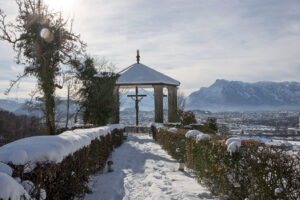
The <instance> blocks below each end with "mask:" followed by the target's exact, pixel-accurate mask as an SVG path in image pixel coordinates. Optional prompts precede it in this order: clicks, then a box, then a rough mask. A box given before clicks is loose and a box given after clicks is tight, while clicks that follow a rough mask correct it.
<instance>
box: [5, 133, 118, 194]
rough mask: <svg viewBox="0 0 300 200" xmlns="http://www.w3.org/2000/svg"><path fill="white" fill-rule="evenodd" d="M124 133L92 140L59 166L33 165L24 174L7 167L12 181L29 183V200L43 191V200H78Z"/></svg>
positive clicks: (19, 170) (21, 170) (17, 166)
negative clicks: (31, 185) (45, 197)
mask: <svg viewBox="0 0 300 200" xmlns="http://www.w3.org/2000/svg"><path fill="white" fill-rule="evenodd" d="M123 132H124V130H118V129H115V130H113V131H112V132H111V134H107V135H105V136H101V137H100V138H99V139H98V138H96V139H94V140H93V141H92V142H91V144H90V145H89V146H86V147H83V148H81V149H80V150H78V151H76V152H75V153H73V155H69V156H67V157H66V158H64V160H63V161H62V162H61V163H37V164H36V167H35V168H34V170H32V171H31V172H26V170H25V171H24V169H25V167H26V166H24V165H12V164H10V165H11V167H12V168H13V169H14V174H13V177H19V178H20V179H21V181H24V180H29V181H31V182H32V183H33V184H34V190H32V191H31V193H30V195H31V197H32V198H35V199H40V191H41V189H44V190H45V191H46V194H47V199H74V197H78V198H82V197H83V196H84V194H85V193H86V192H88V191H89V190H88V186H87V183H88V181H89V176H90V175H91V174H93V173H95V172H97V171H99V170H103V169H104V167H105V164H106V160H107V159H108V157H109V155H110V154H111V152H112V150H113V148H114V147H118V146H120V145H121V144H122V142H123Z"/></svg>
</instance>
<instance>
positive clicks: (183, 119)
mask: <svg viewBox="0 0 300 200" xmlns="http://www.w3.org/2000/svg"><path fill="white" fill-rule="evenodd" d="M178 116H179V120H180V123H181V125H182V126H185V125H189V124H195V123H197V120H196V117H195V114H194V113H193V112H192V111H190V110H187V111H185V110H178Z"/></svg>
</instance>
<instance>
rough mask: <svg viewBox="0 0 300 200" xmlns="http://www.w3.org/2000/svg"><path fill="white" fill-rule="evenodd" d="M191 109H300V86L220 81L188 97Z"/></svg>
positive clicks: (297, 84) (188, 104)
mask: <svg viewBox="0 0 300 200" xmlns="http://www.w3.org/2000/svg"><path fill="white" fill-rule="evenodd" d="M187 108H189V109H205V110H211V111H251V110H252V111H258V110H300V83H297V82H256V83H246V82H241V81H227V80H223V79H221V80H220V79H218V80H216V82H215V83H214V84H213V85H211V86H209V87H202V88H200V90H198V91H196V92H193V93H192V94H190V95H189V96H188V99H187Z"/></svg>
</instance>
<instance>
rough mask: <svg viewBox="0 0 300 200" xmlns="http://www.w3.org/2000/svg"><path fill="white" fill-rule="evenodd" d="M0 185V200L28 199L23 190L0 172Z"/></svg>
mask: <svg viewBox="0 0 300 200" xmlns="http://www.w3.org/2000/svg"><path fill="white" fill-rule="evenodd" d="M0 183H1V184H0V186H1V187H0V199H3V200H8V199H10V200H19V199H21V197H22V196H25V197H26V199H29V198H30V197H29V195H28V193H27V192H26V191H25V190H24V188H23V187H22V186H21V185H20V184H19V183H18V182H17V181H15V180H14V179H13V178H12V177H10V176H9V175H7V174H5V173H2V172H0Z"/></svg>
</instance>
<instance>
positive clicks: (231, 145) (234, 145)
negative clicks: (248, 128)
mask: <svg viewBox="0 0 300 200" xmlns="http://www.w3.org/2000/svg"><path fill="white" fill-rule="evenodd" d="M226 145H227V151H228V152H229V153H230V154H231V153H234V152H236V151H237V150H238V149H239V148H240V147H241V139H240V138H229V139H227V140H226Z"/></svg>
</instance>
